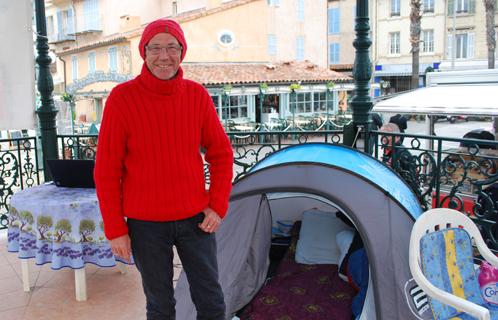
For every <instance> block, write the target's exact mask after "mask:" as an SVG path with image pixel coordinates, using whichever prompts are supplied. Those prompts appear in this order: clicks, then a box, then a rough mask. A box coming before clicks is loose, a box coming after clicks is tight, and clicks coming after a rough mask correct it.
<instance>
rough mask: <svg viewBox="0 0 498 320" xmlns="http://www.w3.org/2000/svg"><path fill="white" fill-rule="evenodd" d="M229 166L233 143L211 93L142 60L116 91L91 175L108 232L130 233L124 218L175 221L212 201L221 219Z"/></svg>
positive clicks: (112, 234) (228, 187)
mask: <svg viewBox="0 0 498 320" xmlns="http://www.w3.org/2000/svg"><path fill="white" fill-rule="evenodd" d="M201 147H202V148H204V149H205V150H206V153H205V159H206V161H207V162H208V163H209V165H210V166H209V171H210V180H211V184H210V188H209V190H206V189H205V181H204V166H203V161H202V156H201V154H200V148H201ZM232 166H233V153H232V148H231V146H230V142H229V140H228V137H227V136H226V134H225V131H224V130H223V127H222V126H221V123H220V121H219V119H218V116H217V114H216V110H215V108H214V106H213V103H212V101H211V98H210V96H209V94H208V93H207V91H206V90H205V89H204V88H203V87H202V86H201V85H199V84H198V83H195V82H193V81H190V80H186V79H183V71H182V69H181V68H180V69H179V70H178V73H177V75H176V76H175V77H174V78H173V79H170V80H160V79H158V78H156V77H155V76H154V75H152V74H151V73H150V71H149V69H148V68H147V67H146V65H145V64H144V66H143V67H142V71H141V73H140V75H139V76H137V77H136V78H135V79H133V80H130V81H128V82H125V83H122V84H119V85H118V86H116V87H115V88H114V89H113V90H112V92H111V94H110V95H109V97H108V99H107V102H106V105H105V109H104V116H103V120H102V125H101V128H100V133H99V141H98V150H97V159H96V164H95V172H94V176H95V184H96V187H97V196H98V199H99V204H100V210H101V212H102V217H103V220H104V229H105V234H106V237H107V238H108V239H114V238H117V237H119V236H122V235H124V234H126V233H128V228H127V225H126V222H125V218H124V217H130V218H133V219H140V220H147V221H173V220H180V219H186V218H189V217H191V216H194V215H195V214H197V213H199V212H201V211H202V210H203V209H205V208H206V207H208V206H209V207H210V208H212V209H213V210H214V211H216V213H218V215H220V217H224V216H225V214H226V211H227V208H228V197H229V194H230V191H231V186H232V183H231V182H232V174H233V173H232Z"/></svg>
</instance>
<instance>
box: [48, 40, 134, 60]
mask: <svg viewBox="0 0 498 320" xmlns="http://www.w3.org/2000/svg"><path fill="white" fill-rule="evenodd" d="M126 41H128V39H127V38H126V37H123V36H122V35H117V36H116V35H115V36H113V37H109V38H104V39H102V40H100V41H96V42H91V43H88V44H84V45H82V46H79V47H75V48H71V49H68V50H62V51H57V52H56V53H55V54H56V55H59V56H65V55H68V54H73V53H78V52H83V51H87V50H91V49H95V48H100V47H105V46H109V45H111V44H115V43H121V42H126Z"/></svg>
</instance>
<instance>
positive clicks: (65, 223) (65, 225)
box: [55, 219, 72, 242]
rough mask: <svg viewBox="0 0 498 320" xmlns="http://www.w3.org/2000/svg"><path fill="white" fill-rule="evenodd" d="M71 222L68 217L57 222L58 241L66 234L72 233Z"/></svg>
mask: <svg viewBox="0 0 498 320" xmlns="http://www.w3.org/2000/svg"><path fill="white" fill-rule="evenodd" d="M71 229H72V227H71V222H70V221H69V220H68V219H61V220H59V221H57V224H56V225H55V231H56V237H57V238H56V240H55V241H56V242H61V241H62V237H64V235H65V234H67V233H71Z"/></svg>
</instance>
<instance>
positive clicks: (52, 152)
mask: <svg viewBox="0 0 498 320" xmlns="http://www.w3.org/2000/svg"><path fill="white" fill-rule="evenodd" d="M35 11H36V32H37V36H36V50H37V51H38V56H37V57H36V63H37V64H38V81H37V85H38V91H39V92H40V100H41V106H40V107H39V108H38V109H37V110H36V113H37V114H38V119H39V125H40V133H41V144H42V151H43V170H44V177H45V181H50V180H52V177H51V175H50V172H49V170H48V167H47V163H46V160H47V159H55V158H57V126H56V123H55V117H56V115H57V110H56V109H55V105H54V99H53V97H52V92H53V91H54V81H53V79H52V75H51V74H50V62H51V59H50V57H49V55H48V50H49V46H48V38H47V25H46V22H45V2H44V1H43V0H35Z"/></svg>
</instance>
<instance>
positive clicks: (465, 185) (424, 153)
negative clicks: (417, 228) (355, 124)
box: [372, 131, 498, 250]
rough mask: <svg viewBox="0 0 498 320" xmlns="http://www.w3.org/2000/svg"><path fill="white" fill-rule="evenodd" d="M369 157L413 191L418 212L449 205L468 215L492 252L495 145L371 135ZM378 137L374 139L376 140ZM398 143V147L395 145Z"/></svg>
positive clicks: (497, 175)
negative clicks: (404, 182) (392, 171)
mask: <svg viewBox="0 0 498 320" xmlns="http://www.w3.org/2000/svg"><path fill="white" fill-rule="evenodd" d="M372 135H373V136H374V141H376V143H375V147H374V156H375V157H377V158H379V159H381V160H382V161H383V162H384V163H386V164H387V165H389V166H390V167H392V168H393V169H394V171H396V172H397V173H398V174H399V175H400V176H401V177H402V178H403V179H404V180H405V181H406V182H407V184H408V185H409V186H410V187H411V188H412V189H413V191H414V192H415V194H416V195H417V197H418V199H419V200H420V203H421V205H422V207H423V208H424V209H429V208H433V207H449V208H452V209H456V210H458V211H461V212H466V213H467V214H469V215H470V216H471V217H472V218H473V219H474V221H475V222H476V223H477V225H478V226H479V228H480V229H481V231H482V233H483V235H484V238H485V239H486V241H487V242H488V246H490V247H491V248H492V249H495V250H498V241H497V238H496V237H497V236H498V230H496V228H497V226H498V225H497V224H496V222H497V218H498V201H496V200H493V198H492V196H491V195H490V193H488V192H487V191H489V190H490V189H491V188H492V185H493V184H496V183H497V182H498V141H489V142H488V141H485V140H475V139H460V138H446V137H437V136H426V135H413V134H392V133H384V132H382V133H380V132H377V131H374V132H372ZM379 135H380V137H379ZM399 139H404V140H405V141H404V142H403V145H396V142H395V141H397V140H399Z"/></svg>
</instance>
